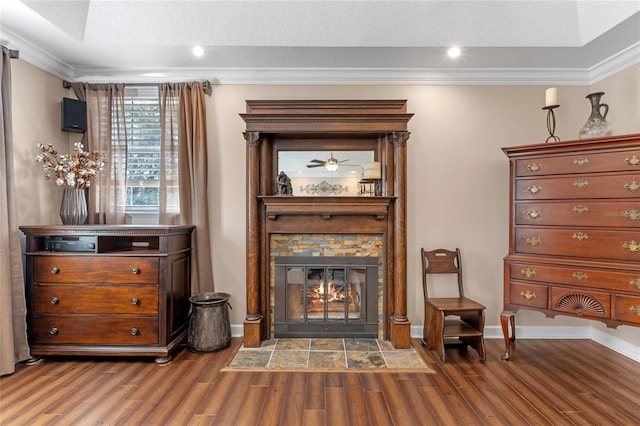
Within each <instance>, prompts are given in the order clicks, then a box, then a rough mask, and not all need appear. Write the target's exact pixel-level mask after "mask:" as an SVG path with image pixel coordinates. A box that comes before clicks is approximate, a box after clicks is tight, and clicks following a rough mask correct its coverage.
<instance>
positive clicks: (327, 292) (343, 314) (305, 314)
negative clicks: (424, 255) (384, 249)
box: [274, 256, 378, 338]
mask: <svg viewBox="0 0 640 426" xmlns="http://www.w3.org/2000/svg"><path fill="white" fill-rule="evenodd" d="M377 294H378V259H377V258H375V257H342V256H341V257H324V256H323V257H319V256H313V257H307V256H282V257H277V258H276V259H275V327H274V335H275V337H368V338H377V337H378V303H377Z"/></svg>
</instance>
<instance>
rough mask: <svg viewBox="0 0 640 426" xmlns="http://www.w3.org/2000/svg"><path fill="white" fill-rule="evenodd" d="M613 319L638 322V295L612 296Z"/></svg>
mask: <svg viewBox="0 0 640 426" xmlns="http://www.w3.org/2000/svg"><path fill="white" fill-rule="evenodd" d="M614 306H615V313H614V319H617V320H619V321H627V322H630V323H634V324H640V297H634V296H621V295H615V296H614Z"/></svg>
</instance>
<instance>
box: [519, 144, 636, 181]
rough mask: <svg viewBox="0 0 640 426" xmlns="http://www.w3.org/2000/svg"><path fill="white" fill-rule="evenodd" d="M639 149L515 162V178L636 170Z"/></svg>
mask: <svg viewBox="0 0 640 426" xmlns="http://www.w3.org/2000/svg"><path fill="white" fill-rule="evenodd" d="M638 168H640V149H637V148H636V149H631V150H625V151H615V152H598V153H588V152H582V153H577V154H572V155H561V156H548V157H536V158H526V159H519V160H516V176H536V175H537V176H542V175H555V174H566V173H593V172H613V171H624V170H637V169H638Z"/></svg>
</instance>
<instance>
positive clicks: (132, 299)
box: [131, 297, 140, 305]
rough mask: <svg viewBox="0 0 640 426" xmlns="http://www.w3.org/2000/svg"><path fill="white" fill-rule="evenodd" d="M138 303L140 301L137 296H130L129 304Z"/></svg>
mask: <svg viewBox="0 0 640 426" xmlns="http://www.w3.org/2000/svg"><path fill="white" fill-rule="evenodd" d="M138 303H140V301H139V300H138V298H137V297H132V298H131V304H132V305H137V304H138Z"/></svg>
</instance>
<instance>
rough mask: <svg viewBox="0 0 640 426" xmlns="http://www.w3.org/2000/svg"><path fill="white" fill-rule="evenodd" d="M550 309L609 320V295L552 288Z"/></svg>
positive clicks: (581, 290)
mask: <svg viewBox="0 0 640 426" xmlns="http://www.w3.org/2000/svg"><path fill="white" fill-rule="evenodd" d="M550 308H551V309H553V310H555V311H558V312H566V313H569V314H573V315H578V316H587V317H599V318H609V316H610V315H611V293H605V292H598V291H589V290H583V289H580V290H574V289H569V288H559V287H552V288H551V306H550Z"/></svg>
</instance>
